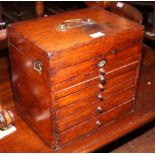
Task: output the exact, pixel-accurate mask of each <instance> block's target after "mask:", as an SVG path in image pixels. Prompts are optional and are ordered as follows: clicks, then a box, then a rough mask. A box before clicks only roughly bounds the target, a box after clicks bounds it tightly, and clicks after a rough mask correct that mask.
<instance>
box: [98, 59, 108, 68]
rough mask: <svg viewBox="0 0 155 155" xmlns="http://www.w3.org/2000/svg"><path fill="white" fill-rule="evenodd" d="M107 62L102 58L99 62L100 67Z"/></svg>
mask: <svg viewBox="0 0 155 155" xmlns="http://www.w3.org/2000/svg"><path fill="white" fill-rule="evenodd" d="M105 64H106V61H105V60H104V59H102V60H100V62H99V63H98V64H97V66H98V67H100V68H101V67H104V66H105Z"/></svg>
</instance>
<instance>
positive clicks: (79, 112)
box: [57, 88, 134, 132]
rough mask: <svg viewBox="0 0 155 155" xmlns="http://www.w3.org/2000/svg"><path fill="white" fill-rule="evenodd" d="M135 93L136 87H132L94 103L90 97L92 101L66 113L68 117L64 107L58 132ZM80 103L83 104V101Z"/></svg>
mask: <svg viewBox="0 0 155 155" xmlns="http://www.w3.org/2000/svg"><path fill="white" fill-rule="evenodd" d="M133 95H134V88H131V89H129V90H127V91H124V92H122V93H120V94H117V95H114V96H112V97H110V98H108V99H107V100H105V101H102V103H100V104H99V103H98V102H97V101H94V103H92V101H91V100H92V99H91V98H90V99H89V101H91V102H88V101H86V102H87V103H86V105H85V106H83V107H81V108H77V109H76V111H75V110H74V109H73V110H74V112H72V114H70V115H68V113H66V115H68V116H66V117H65V114H64V112H66V111H65V110H64V109H63V110H64V111H63V110H62V111H63V114H64V117H63V118H62V119H60V120H58V121H57V130H58V132H62V131H64V130H66V129H69V128H71V127H73V126H74V125H77V124H79V123H82V122H84V121H86V120H88V119H91V118H92V117H94V116H97V115H99V114H102V113H104V112H106V111H107V110H109V109H111V108H113V107H115V106H118V105H120V104H122V103H124V102H127V101H129V100H132V99H133ZM79 104H83V102H82V101H81V103H79ZM97 108H101V110H102V112H101V111H98V110H97Z"/></svg>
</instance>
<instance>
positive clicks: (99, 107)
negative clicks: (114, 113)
mask: <svg viewBox="0 0 155 155" xmlns="http://www.w3.org/2000/svg"><path fill="white" fill-rule="evenodd" d="M97 112H98V113H100V114H102V113H103V109H102V107H101V106H98V107H97Z"/></svg>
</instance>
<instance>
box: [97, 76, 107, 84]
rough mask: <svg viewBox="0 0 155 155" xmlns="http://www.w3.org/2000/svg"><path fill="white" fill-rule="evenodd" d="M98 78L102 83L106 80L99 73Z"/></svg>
mask: <svg viewBox="0 0 155 155" xmlns="http://www.w3.org/2000/svg"><path fill="white" fill-rule="evenodd" d="M99 80H100V82H101V83H102V84H105V82H106V79H105V77H104V76H103V75H99Z"/></svg>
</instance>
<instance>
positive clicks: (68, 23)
mask: <svg viewBox="0 0 155 155" xmlns="http://www.w3.org/2000/svg"><path fill="white" fill-rule="evenodd" d="M93 24H96V22H95V21H94V20H92V19H91V18H87V19H69V20H65V21H64V22H62V23H61V24H59V25H58V26H57V27H56V29H57V30H59V31H67V30H69V29H72V28H74V27H79V26H83V25H93Z"/></svg>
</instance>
